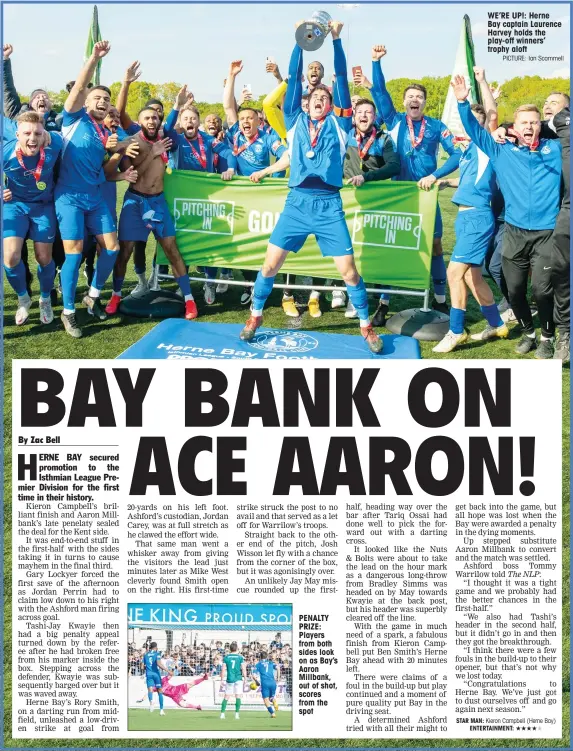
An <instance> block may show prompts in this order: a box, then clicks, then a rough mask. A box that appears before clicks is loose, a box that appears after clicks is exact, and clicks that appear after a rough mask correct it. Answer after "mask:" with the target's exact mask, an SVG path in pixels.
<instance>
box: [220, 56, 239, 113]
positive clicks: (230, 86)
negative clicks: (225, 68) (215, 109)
mask: <svg viewBox="0 0 573 751" xmlns="http://www.w3.org/2000/svg"><path fill="white" fill-rule="evenodd" d="M242 70H243V62H242V60H233V62H232V63H231V65H230V66H229V75H228V76H227V80H226V82H225V88H224V89H223V109H224V110H225V117H226V118H227V125H228V126H229V128H232V127H233V125H234V124H235V123H236V122H237V120H238V119H239V115H238V113H237V102H236V100H235V79H236V78H237V76H238V75H239V73H240V72H241V71H242Z"/></svg>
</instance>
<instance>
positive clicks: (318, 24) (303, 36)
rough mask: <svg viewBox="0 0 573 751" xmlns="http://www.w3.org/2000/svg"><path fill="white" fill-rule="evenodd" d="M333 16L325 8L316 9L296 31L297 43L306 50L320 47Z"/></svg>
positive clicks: (328, 30)
mask: <svg viewBox="0 0 573 751" xmlns="http://www.w3.org/2000/svg"><path fill="white" fill-rule="evenodd" d="M330 21H332V18H331V17H330V16H329V15H328V13H327V12H326V11H325V10H315V11H314V13H313V14H312V16H311V17H310V18H309V19H308V21H303V22H302V23H301V25H300V26H299V27H298V28H297V30H296V32H295V39H296V43H297V44H298V46H299V47H301V48H302V49H303V50H306V52H314V51H315V50H318V49H320V47H322V44H323V42H324V40H325V39H326V37H327V36H328V34H329V32H330V29H329V27H328V24H329V23H330Z"/></svg>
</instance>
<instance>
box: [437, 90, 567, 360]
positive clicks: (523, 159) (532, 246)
mask: <svg viewBox="0 0 573 751" xmlns="http://www.w3.org/2000/svg"><path fill="white" fill-rule="evenodd" d="M452 86H453V89H454V93H455V95H456V99H457V100H458V111H459V113H460V117H461V120H462V124H463V126H464V129H465V131H466V133H467V134H468V136H469V137H470V138H471V139H472V141H474V142H475V144H476V146H477V147H478V148H479V149H481V151H483V152H484V153H485V154H487V156H488V157H489V158H490V159H491V162H492V165H493V168H494V170H495V173H496V175H497V180H498V183H499V187H500V189H501V192H502V194H503V197H504V200H505V232H504V236H503V245H502V264H503V273H504V276H505V281H506V283H507V288H508V292H509V302H510V303H511V307H512V309H513V312H514V313H515V316H516V318H517V320H518V321H519V322H520V324H521V328H522V332H523V335H522V337H521V339H520V341H519V343H518V345H517V347H516V352H517V353H518V354H520V355H525V354H527V353H528V352H531V351H532V350H535V349H536V350H537V352H536V354H535V356H536V357H537V358H538V359H542V360H545V359H548V358H551V357H553V341H554V333H555V323H554V321H553V289H552V285H551V254H552V235H553V230H554V227H555V221H556V219H557V214H558V212H559V205H560V188H561V145H560V144H559V142H557V141H549V140H546V139H541V140H540V138H539V135H540V131H541V115H540V112H539V110H538V109H537V107H535V106H534V105H532V104H525V105H522V106H521V107H518V108H517V110H516V111H515V115H514V125H513V134H514V135H515V137H516V138H517V143H516V144H515V145H513V144H511V143H509V142H508V143H504V144H499V143H496V142H495V140H494V139H493V137H492V136H491V135H490V134H489V133H488V132H487V131H486V130H485V129H484V128H482V127H481V126H480V125H479V123H478V121H477V120H476V119H475V117H474V116H473V115H472V113H471V109H470V105H469V102H468V101H467V98H468V96H469V89H468V87H467V86H466V83H465V80H464V78H463V77H462V76H456V77H455V79H454V81H453V83H452ZM524 186H527V189H526V190H524ZM530 269H531V291H532V294H533V299H534V300H535V302H536V303H537V308H538V311H539V321H540V324H541V341H540V343H539V345H538V344H537V341H536V338H535V327H534V325H533V317H532V314H531V308H530V307H529V303H528V302H527V282H528V277H529V270H530Z"/></svg>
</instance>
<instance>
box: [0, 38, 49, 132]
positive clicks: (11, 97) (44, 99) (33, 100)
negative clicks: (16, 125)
mask: <svg viewBox="0 0 573 751" xmlns="http://www.w3.org/2000/svg"><path fill="white" fill-rule="evenodd" d="M13 52H14V48H13V47H12V45H11V44H5V45H4V47H3V57H4V64H3V66H2V77H3V85H4V115H5V116H6V117H8V118H10V119H14V118H15V117H17V116H18V114H19V113H20V112H26V111H27V110H34V112H37V113H38V114H39V115H40V116H41V117H42V118H43V120H44V128H45V129H46V130H48V131H54V130H56V131H59V130H60V128H61V125H60V123H59V121H58V113H57V112H56V111H55V110H53V109H52V101H51V99H50V97H49V95H48V92H47V91H46V90H45V89H34V91H33V92H32V93H31V94H30V99H29V100H28V104H22V102H21V100H20V97H19V95H18V91H17V89H16V86H15V85H14V79H13V77H12V61H11V60H10V56H11V55H12V53H13Z"/></svg>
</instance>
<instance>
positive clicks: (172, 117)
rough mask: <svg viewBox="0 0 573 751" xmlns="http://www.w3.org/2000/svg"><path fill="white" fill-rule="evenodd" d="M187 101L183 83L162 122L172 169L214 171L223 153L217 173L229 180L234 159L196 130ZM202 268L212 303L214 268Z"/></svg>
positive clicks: (196, 122)
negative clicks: (222, 164) (223, 167)
mask: <svg viewBox="0 0 573 751" xmlns="http://www.w3.org/2000/svg"><path fill="white" fill-rule="evenodd" d="M190 100H191V101H193V95H192V94H189V92H188V90H187V86H183V87H182V88H181V89H180V91H179V93H178V94H177V98H176V100H175V104H174V105H173V109H172V110H171V112H170V113H169V116H168V117H167V120H166V121H165V128H164V134H165V137H166V138H170V139H171V141H172V143H173V146H172V149H171V153H172V154H173V157H174V166H175V168H176V169H181V170H193V171H195V172H216V170H215V157H216V156H217V157H218V156H219V155H223V157H224V158H225V160H226V162H227V165H228V166H227V170H226V171H225V172H223V173H222V174H221V178H222V179H223V180H231V179H232V177H233V175H234V174H235V169H236V164H237V160H236V158H235V157H234V156H233V154H232V152H231V151H230V149H229V147H228V146H227V145H226V143H223V142H222V141H220V140H219V139H217V138H213V137H212V136H210V135H208V134H207V133H201V132H200V130H199V125H200V122H201V116H200V114H199V110H198V109H197V108H196V107H194V106H193V105H192V104H191V105H189V104H188V102H189V101H190ZM178 118H179V124H180V127H181V130H182V132H181V133H177V132H176V130H175V124H176V122H177V119H178ZM203 269H204V271H205V276H206V277H207V282H206V283H205V286H204V295H205V303H206V304H207V305H213V303H214V302H215V284H214V280H215V278H216V276H217V269H216V268H215V267H213V266H204V267H203Z"/></svg>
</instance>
